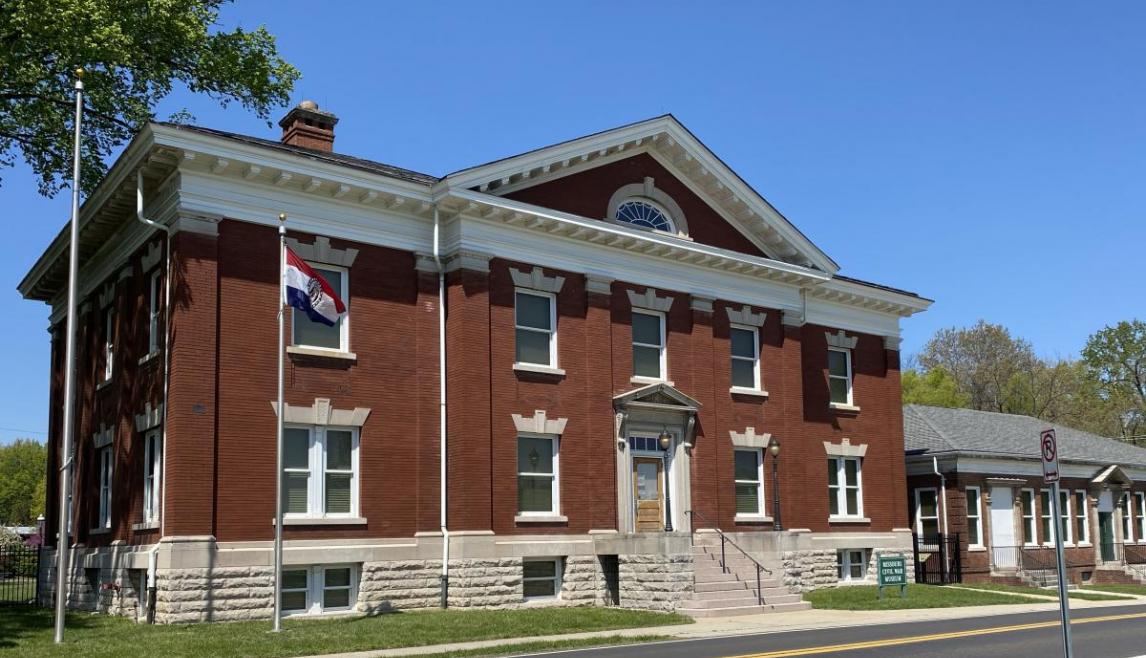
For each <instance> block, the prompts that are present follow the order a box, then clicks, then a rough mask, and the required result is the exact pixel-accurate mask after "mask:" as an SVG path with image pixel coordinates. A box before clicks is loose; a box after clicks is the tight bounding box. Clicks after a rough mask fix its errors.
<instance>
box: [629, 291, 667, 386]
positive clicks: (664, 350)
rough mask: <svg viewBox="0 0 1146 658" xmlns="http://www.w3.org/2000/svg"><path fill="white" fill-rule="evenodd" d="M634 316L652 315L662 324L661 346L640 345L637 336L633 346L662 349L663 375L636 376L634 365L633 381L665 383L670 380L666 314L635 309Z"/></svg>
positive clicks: (661, 368)
mask: <svg viewBox="0 0 1146 658" xmlns="http://www.w3.org/2000/svg"><path fill="white" fill-rule="evenodd" d="M633 314H634V315H636V314H640V315H651V316H652V317H654V318H657V320H658V321H659V322H660V329H661V344H660V345H652V344H649V343H638V342H637V339H636V336H632V344H633V347H655V348H659V349H660V370H661V373H660V376H659V377H649V376H647V375H638V374H636V365H635V364H634V365H633V371H634V374H633V377H632V381H634V382H647V383H650V384H651V383H658V382H663V381H666V380H668V345H667V342H668V340H667V337H666V331H665V324H667V318H665V314H664V313H662V312H661V311H649V310H646V309H643V308H634V309H633ZM629 333H630V334H631V333H632V322H631V320H630V326H629ZM634 361H635V359H634Z"/></svg>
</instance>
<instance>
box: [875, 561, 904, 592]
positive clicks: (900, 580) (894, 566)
mask: <svg viewBox="0 0 1146 658" xmlns="http://www.w3.org/2000/svg"><path fill="white" fill-rule="evenodd" d="M877 565H878V567H877V568H878V569H879V598H881V599H882V598H883V588H884V587H898V588H899V596H900V598H903V597H905V596H907V559H906V558H904V557H903V556H902V555H881V556H880V557H879V561H878V562H877Z"/></svg>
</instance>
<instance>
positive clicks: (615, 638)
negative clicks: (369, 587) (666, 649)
mask: <svg viewBox="0 0 1146 658" xmlns="http://www.w3.org/2000/svg"><path fill="white" fill-rule="evenodd" d="M671 639H672V636H670V635H627V636H625V635H610V636H608V637H587V638H582V639H578V640H551V641H544V640H539V641H536V642H514V643H513V644H503V645H501V646H498V647H489V648H485V649H461V650H458V651H446V652H443V653H431V654H422V655H420V656H418V658H481V657H483V656H510V655H516V654H521V653H540V652H547V651H569V650H572V649H585V648H588V647H613V646H622V645H626V644H643V643H645V642H659V641H664V640H671Z"/></svg>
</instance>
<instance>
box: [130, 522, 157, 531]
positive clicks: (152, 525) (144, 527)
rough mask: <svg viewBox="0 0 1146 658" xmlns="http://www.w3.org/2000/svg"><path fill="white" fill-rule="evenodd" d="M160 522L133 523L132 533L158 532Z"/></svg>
mask: <svg viewBox="0 0 1146 658" xmlns="http://www.w3.org/2000/svg"><path fill="white" fill-rule="evenodd" d="M158 529H159V522H158V521H148V522H146V523H133V524H132V525H131V530H132V532H147V531H149V530H158Z"/></svg>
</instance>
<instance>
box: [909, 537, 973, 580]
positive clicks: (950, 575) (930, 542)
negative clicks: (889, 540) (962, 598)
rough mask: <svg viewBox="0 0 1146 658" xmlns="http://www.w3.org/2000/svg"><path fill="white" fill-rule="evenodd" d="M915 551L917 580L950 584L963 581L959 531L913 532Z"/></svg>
mask: <svg viewBox="0 0 1146 658" xmlns="http://www.w3.org/2000/svg"><path fill="white" fill-rule="evenodd" d="M911 538H912V543H913V544H914V549H915V550H914V552H915V582H917V583H924V584H927V585H950V584H951V583H961V582H963V562H962V558H961V556H960V552H959V533H955V534H953V535H943V534H939V535H917V534H914V533H913V534H912V535H911Z"/></svg>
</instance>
